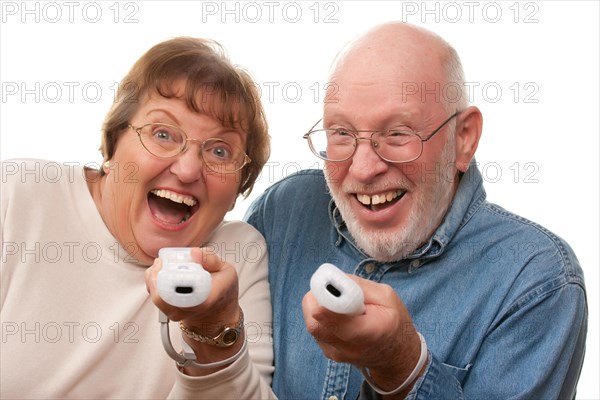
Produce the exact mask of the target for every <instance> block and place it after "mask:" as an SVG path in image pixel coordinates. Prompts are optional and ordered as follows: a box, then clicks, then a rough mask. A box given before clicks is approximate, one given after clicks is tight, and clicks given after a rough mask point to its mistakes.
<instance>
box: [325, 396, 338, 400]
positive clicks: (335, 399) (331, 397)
mask: <svg viewBox="0 0 600 400" xmlns="http://www.w3.org/2000/svg"><path fill="white" fill-rule="evenodd" d="M327 400H338V397H337V396H329V397H328V398H327Z"/></svg>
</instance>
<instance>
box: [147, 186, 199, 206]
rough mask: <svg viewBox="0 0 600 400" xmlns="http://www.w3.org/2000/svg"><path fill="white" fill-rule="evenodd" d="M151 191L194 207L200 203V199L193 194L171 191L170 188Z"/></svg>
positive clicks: (156, 194)
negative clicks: (187, 194)
mask: <svg viewBox="0 0 600 400" xmlns="http://www.w3.org/2000/svg"><path fill="white" fill-rule="evenodd" d="M150 193H152V194H153V195H155V196H158V197H162V198H165V199H169V200H171V201H174V202H175V203H181V204H185V205H186V206H190V207H193V206H195V205H196V204H197V203H198V201H197V200H196V199H195V198H193V197H192V196H186V195H183V194H179V193H175V192H171V191H170V190H165V189H155V190H152V191H150Z"/></svg>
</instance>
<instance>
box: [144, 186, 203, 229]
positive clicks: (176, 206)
mask: <svg viewBox="0 0 600 400" xmlns="http://www.w3.org/2000/svg"><path fill="white" fill-rule="evenodd" d="M148 207H149V208H150V212H151V213H152V216H153V217H154V218H155V219H156V220H157V221H159V222H161V223H163V224H166V225H180V224H183V223H185V222H187V221H188V220H189V219H190V218H191V217H192V215H194V213H195V212H196V211H197V210H198V200H197V199H196V198H195V197H193V196H189V195H185V194H181V193H176V192H173V191H171V190H168V189H154V190H151V191H150V192H148Z"/></svg>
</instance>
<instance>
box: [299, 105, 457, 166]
mask: <svg viewBox="0 0 600 400" xmlns="http://www.w3.org/2000/svg"><path fill="white" fill-rule="evenodd" d="M458 114H460V111H456V112H455V113H454V114H452V115H451V116H450V117H449V118H448V119H446V120H445V121H444V122H443V123H442V124H441V125H440V126H438V127H437V129H435V130H434V131H433V132H431V133H430V134H429V135H427V136H426V137H424V138H422V137H421V136H419V135H417V134H416V133H415V132H412V131H409V130H406V129H404V130H403V129H388V130H386V131H367V130H351V129H344V128H335V129H314V128H315V127H316V126H317V125H318V124H319V122H321V120H319V121H317V123H316V124H314V125H313V127H312V128H311V129H310V130H309V131H308V133H305V134H304V136H303V137H304V139H307V140H308V145H309V146H310V149H311V151H312V152H313V154H314V155H316V156H317V157H319V158H320V159H322V160H325V161H334V162H342V161H346V160H349V159H350V158H352V156H353V155H354V153H355V152H356V147H357V146H358V141H359V140H368V141H370V142H371V146H372V147H373V150H374V151H375V153H377V155H379V157H381V158H382V159H383V160H385V161H388V162H392V163H406V162H411V161H414V160H416V159H417V158H419V157H420V156H421V154H422V153H423V143H424V142H427V141H428V140H429V139H431V138H432V137H434V136H435V134H436V133H438V132H439V131H440V130H442V128H443V127H444V126H445V125H446V124H447V123H448V122H450V121H451V120H452V119H453V118H454V117H456V116H457V115H458ZM360 133H370V134H371V136H369V137H360V136H359V134H360Z"/></svg>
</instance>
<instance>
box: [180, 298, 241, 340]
mask: <svg viewBox="0 0 600 400" xmlns="http://www.w3.org/2000/svg"><path fill="white" fill-rule="evenodd" d="M243 328H244V312H243V311H242V308H241V307H240V318H239V319H238V322H237V323H236V324H235V325H224V326H223V327H222V328H221V332H219V334H218V335H217V336H215V337H213V338H210V337H208V336H202V335H200V334H198V333H196V332H194V331H192V330H190V329H189V328H188V327H186V326H185V325H184V324H183V321H179V329H181V332H183V333H184V334H185V335H186V336H187V337H189V338H191V339H194V340H195V341H197V342H201V343H206V344H210V345H212V346H217V347H230V346H233V345H234V344H235V343H237V341H238V339H239V338H240V336H241V334H242V329H243Z"/></svg>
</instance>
